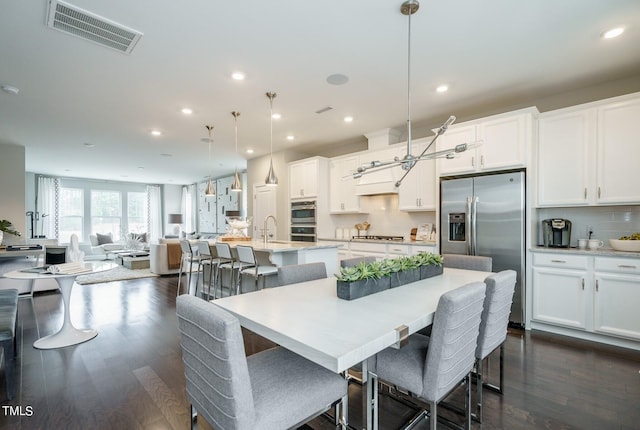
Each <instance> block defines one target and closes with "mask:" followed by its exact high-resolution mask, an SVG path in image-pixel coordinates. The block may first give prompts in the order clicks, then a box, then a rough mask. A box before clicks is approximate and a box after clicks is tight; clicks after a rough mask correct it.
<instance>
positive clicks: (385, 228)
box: [331, 194, 436, 240]
mask: <svg viewBox="0 0 640 430" xmlns="http://www.w3.org/2000/svg"><path fill="white" fill-rule="evenodd" d="M360 210H361V211H362V212H367V213H362V214H341V215H331V217H332V218H333V223H334V225H335V226H336V227H337V228H344V227H348V228H354V226H355V225H356V224H358V223H362V222H364V221H367V222H369V224H371V227H370V228H369V231H368V233H364V232H363V233H362V234H369V235H374V234H378V235H386V236H404V238H405V239H407V240H408V239H409V236H410V235H411V229H412V228H414V227H415V228H417V227H418V225H420V224H425V223H433V224H435V222H436V214H435V212H403V211H400V210H399V209H398V195H397V194H381V195H376V196H362V197H360Z"/></svg>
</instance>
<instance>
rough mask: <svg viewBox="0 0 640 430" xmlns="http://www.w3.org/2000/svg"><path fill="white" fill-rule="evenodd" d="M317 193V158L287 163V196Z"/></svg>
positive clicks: (311, 195)
mask: <svg viewBox="0 0 640 430" xmlns="http://www.w3.org/2000/svg"><path fill="white" fill-rule="evenodd" d="M317 195H318V160H308V161H301V162H298V163H292V164H290V165H289V197H291V198H292V199H295V198H299V197H316V196H317Z"/></svg>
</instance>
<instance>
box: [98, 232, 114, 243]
mask: <svg viewBox="0 0 640 430" xmlns="http://www.w3.org/2000/svg"><path fill="white" fill-rule="evenodd" d="M96 237H97V238H98V245H104V244H105V243H113V238H112V237H111V233H109V234H100V233H96Z"/></svg>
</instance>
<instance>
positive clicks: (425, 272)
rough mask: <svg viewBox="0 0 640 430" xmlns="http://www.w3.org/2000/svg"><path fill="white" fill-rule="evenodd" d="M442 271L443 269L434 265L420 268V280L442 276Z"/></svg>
mask: <svg viewBox="0 0 640 430" xmlns="http://www.w3.org/2000/svg"><path fill="white" fill-rule="evenodd" d="M443 271H444V268H443V267H442V266H436V265H434V264H429V265H426V266H420V279H427V278H431V277H432V276H438V275H442V272H443Z"/></svg>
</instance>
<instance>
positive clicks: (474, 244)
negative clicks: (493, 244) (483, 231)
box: [470, 196, 478, 255]
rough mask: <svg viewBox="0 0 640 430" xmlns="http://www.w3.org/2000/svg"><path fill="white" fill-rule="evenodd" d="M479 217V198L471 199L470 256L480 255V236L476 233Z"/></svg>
mask: <svg viewBox="0 0 640 430" xmlns="http://www.w3.org/2000/svg"><path fill="white" fill-rule="evenodd" d="M477 215H478V197H477V196H474V197H473V198H472V199H471V254H470V255H477V254H478V234H477V231H476V229H477V227H478V223H477V222H476V219H477Z"/></svg>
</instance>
